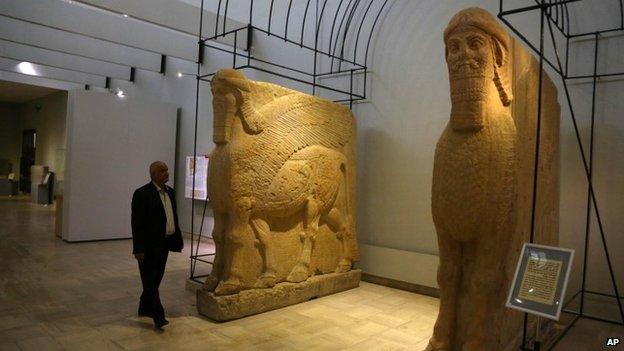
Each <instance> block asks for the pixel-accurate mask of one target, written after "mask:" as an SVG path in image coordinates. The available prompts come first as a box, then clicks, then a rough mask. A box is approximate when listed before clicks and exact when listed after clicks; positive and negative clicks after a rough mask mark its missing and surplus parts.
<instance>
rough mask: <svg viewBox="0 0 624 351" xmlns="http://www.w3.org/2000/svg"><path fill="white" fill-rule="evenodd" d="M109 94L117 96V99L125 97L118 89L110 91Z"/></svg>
mask: <svg viewBox="0 0 624 351" xmlns="http://www.w3.org/2000/svg"><path fill="white" fill-rule="evenodd" d="M110 92H111V93H112V94H114V95H117V96H118V97H124V96H126V93H125V92H124V91H123V90H121V89H119V88H115V89H111V91H110Z"/></svg>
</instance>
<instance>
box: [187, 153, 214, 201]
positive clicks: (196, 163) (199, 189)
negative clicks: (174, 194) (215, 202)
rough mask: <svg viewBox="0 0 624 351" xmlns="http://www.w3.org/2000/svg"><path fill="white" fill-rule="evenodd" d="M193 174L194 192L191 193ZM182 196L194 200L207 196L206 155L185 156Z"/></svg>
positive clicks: (203, 198) (204, 198)
mask: <svg viewBox="0 0 624 351" xmlns="http://www.w3.org/2000/svg"><path fill="white" fill-rule="evenodd" d="M193 176H195V194H194V196H192V195H191V194H193ZM184 185H185V186H184V197H186V198H188V199H190V198H194V199H195V200H206V199H207V198H208V157H207V156H197V157H193V156H186V172H185V182H184Z"/></svg>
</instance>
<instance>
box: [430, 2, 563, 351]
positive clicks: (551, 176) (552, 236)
mask: <svg viewBox="0 0 624 351" xmlns="http://www.w3.org/2000/svg"><path fill="white" fill-rule="evenodd" d="M444 42H445V45H446V62H447V65H448V71H449V80H450V87H451V102H452V107H451V117H450V121H449V123H448V125H447V127H446V129H445V130H444V132H443V134H442V136H441V137H440V140H439V141H438V144H437V147H436V152H435V160H434V170H433V184H432V214H433V220H434V223H435V227H436V231H437V234H438V246H439V255H440V266H439V270H438V283H439V286H440V312H439V315H438V319H437V321H436V324H435V327H434V332H433V336H432V337H431V339H430V341H429V345H428V347H427V349H426V350H428V351H434V350H435V351H460V350H461V351H502V350H515V349H517V348H518V347H519V344H520V338H521V334H522V314H521V313H519V312H517V311H512V310H510V309H507V308H505V297H506V293H507V292H508V289H509V286H510V283H511V279H512V277H513V273H514V268H515V265H516V262H517V259H518V254H519V250H520V248H521V246H522V243H523V242H525V241H528V240H529V229H530V227H531V201H532V186H533V183H532V181H533V169H534V162H535V158H534V156H535V155H534V152H535V138H536V135H535V131H536V123H537V122H536V121H537V108H536V107H537V103H536V101H537V94H538V84H537V81H538V80H539V68H538V66H537V65H536V64H535V60H534V59H533V58H531V57H530V55H529V54H528V53H527V51H526V50H525V49H524V48H522V47H521V45H519V44H518V43H517V42H515V41H514V40H513V39H512V38H511V37H510V36H509V35H508V34H507V32H506V31H505V30H504V29H503V27H502V26H501V25H500V24H499V23H498V22H497V21H496V19H495V18H494V17H493V16H492V15H491V14H489V13H488V12H487V11H485V10H482V9H479V8H469V9H465V10H462V11H460V12H459V13H457V14H456V15H455V16H454V17H453V18H452V19H451V21H450V23H449V24H448V26H447V28H446V30H445V31H444ZM512 92H513V96H512ZM542 93H543V95H542V112H541V114H542V122H541V123H542V134H541V138H540V150H541V151H540V159H539V166H538V168H539V172H540V173H539V182H538V193H537V196H538V200H537V201H538V207H537V209H536V213H537V217H536V230H535V232H536V241H537V242H538V243H542V244H547V245H556V244H557V237H558V197H559V196H558V195H559V194H558V191H559V188H558V172H559V169H558V163H559V162H558V129H559V105H558V103H557V100H556V98H557V92H556V89H555V87H554V85H553V84H552V82H551V81H550V80H549V79H548V77H547V76H545V74H544V77H543V92H542Z"/></svg>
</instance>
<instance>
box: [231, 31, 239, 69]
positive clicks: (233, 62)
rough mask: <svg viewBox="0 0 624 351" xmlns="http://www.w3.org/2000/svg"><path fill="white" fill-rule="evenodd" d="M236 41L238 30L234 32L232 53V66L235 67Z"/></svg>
mask: <svg viewBox="0 0 624 351" xmlns="http://www.w3.org/2000/svg"><path fill="white" fill-rule="evenodd" d="M237 41H238V31H236V32H234V52H233V55H232V68H236V45H238V43H237Z"/></svg>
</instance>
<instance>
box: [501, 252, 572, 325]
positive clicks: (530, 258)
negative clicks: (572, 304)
mask: <svg viewBox="0 0 624 351" xmlns="http://www.w3.org/2000/svg"><path fill="white" fill-rule="evenodd" d="M573 258H574V250H570V249H564V248H560V247H553V246H544V245H538V244H530V243H525V244H524V246H522V251H521V253H520V258H519V259H518V266H517V267H516V274H515V276H514V280H513V283H512V285H511V289H510V290H509V296H508V297H507V307H510V308H514V309H517V310H520V311H523V312H528V313H531V314H535V315H537V316H541V317H546V318H550V319H554V320H558V319H559V315H560V314H561V308H562V307H563V299H564V295H565V290H566V286H567V285H568V277H569V276H570V267H571V266H572V259H573Z"/></svg>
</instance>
